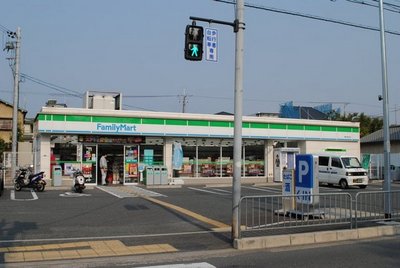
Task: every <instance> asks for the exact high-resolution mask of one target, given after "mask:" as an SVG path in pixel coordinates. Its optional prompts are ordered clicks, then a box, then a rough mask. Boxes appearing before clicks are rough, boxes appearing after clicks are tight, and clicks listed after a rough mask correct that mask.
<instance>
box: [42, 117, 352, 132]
mask: <svg viewBox="0 0 400 268" xmlns="http://www.w3.org/2000/svg"><path fill="white" fill-rule="evenodd" d="M37 120H38V121H65V122H82V123H84V122H95V123H118V124H120V123H125V124H143V125H166V126H198V127H222V128H233V127H234V122H233V121H217V120H200V119H198V120H192V119H164V118H135V117H111V116H95V115H92V116H85V115H60V114H39V115H38V117H37ZM242 126H243V128H244V129H248V128H249V129H275V130H295V131H322V132H341V133H345V132H347V133H358V132H359V131H360V129H359V128H358V127H345V126H322V125H306V124H287V123H259V122H258V123H256V122H243V123H242Z"/></svg>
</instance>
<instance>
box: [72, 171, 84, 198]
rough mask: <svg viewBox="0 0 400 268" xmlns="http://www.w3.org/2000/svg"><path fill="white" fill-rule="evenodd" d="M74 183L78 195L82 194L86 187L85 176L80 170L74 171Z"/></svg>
mask: <svg viewBox="0 0 400 268" xmlns="http://www.w3.org/2000/svg"><path fill="white" fill-rule="evenodd" d="M72 177H73V183H74V186H73V188H74V190H75V192H77V193H82V191H83V189H85V188H86V186H85V180H86V179H85V176H84V175H83V173H82V171H80V170H79V169H76V170H73V173H72Z"/></svg>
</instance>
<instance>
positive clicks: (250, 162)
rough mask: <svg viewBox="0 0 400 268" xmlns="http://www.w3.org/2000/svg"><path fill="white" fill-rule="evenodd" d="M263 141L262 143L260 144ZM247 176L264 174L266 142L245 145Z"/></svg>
mask: <svg viewBox="0 0 400 268" xmlns="http://www.w3.org/2000/svg"><path fill="white" fill-rule="evenodd" d="M259 143H261V144H260V145H258V144H259ZM244 164H245V176H250V177H251V176H264V166H265V160H264V143H263V142H256V141H255V142H251V144H249V145H245V161H244Z"/></svg>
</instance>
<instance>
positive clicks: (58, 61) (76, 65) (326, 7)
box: [0, 0, 400, 123]
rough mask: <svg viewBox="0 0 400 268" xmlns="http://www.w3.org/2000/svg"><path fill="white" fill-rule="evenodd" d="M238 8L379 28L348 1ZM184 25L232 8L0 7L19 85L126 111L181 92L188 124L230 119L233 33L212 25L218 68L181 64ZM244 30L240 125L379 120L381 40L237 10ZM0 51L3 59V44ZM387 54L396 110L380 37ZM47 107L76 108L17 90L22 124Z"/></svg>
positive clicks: (395, 45) (78, 3)
mask: <svg viewBox="0 0 400 268" xmlns="http://www.w3.org/2000/svg"><path fill="white" fill-rule="evenodd" d="M246 2H248V3H251V4H255V5H263V6H267V7H274V8H279V9H286V10H291V11H296V12H301V13H307V14H312V15H317V16H321V17H328V18H333V19H337V20H343V21H349V22H353V23H357V24H364V25H369V26H375V27H378V26H379V13H378V9H377V8H373V7H368V6H363V5H360V4H352V3H350V2H348V1H346V0H336V1H330V0H280V1H278V0H276V1H272V0H271V1H268V0H249V1H246ZM385 2H390V3H394V4H398V5H400V1H396V0H390V1H389V0H387V1H385ZM190 16H197V17H205V18H213V19H218V20H226V21H233V20H234V6H233V5H230V4H224V3H220V2H216V1H212V0H197V1H194V0H168V1H164V0H145V1H144V0H142V1H139V0H113V1H112V0H58V1H54V0H35V1H28V0H13V1H2V3H1V8H0V24H1V25H2V26H4V27H6V28H8V29H10V30H15V29H16V28H17V26H20V27H21V30H22V43H21V67H20V69H21V72H22V73H25V74H27V75H29V76H32V77H35V78H39V79H41V80H43V81H46V82H49V83H52V84H55V85H58V86H61V87H64V88H67V89H71V90H74V91H78V92H81V93H84V92H85V91H86V90H98V91H113V92H122V94H123V105H124V108H125V109H133V110H151V111H166V112H180V111H181V110H182V102H181V101H180V100H181V98H180V97H179V95H182V94H183V92H184V90H186V93H187V94H188V95H189V96H188V104H187V105H186V112H189V113H216V112H219V111H228V112H233V109H234V108H233V96H234V55H235V48H234V42H235V35H234V33H233V31H232V28H230V27H229V26H223V25H216V24H212V25H211V27H212V28H216V29H218V31H219V61H218V62H217V63H214V62H207V61H202V62H190V61H186V60H185V59H184V54H183V49H184V31H185V27H186V25H187V24H190V23H191V21H190V20H189V17H190ZM244 20H245V23H246V30H245V33H244V38H245V39H244V44H245V47H244V102H243V105H244V106H243V108H244V114H245V115H249V114H254V113H256V112H278V111H279V105H280V104H282V103H284V102H286V101H293V102H294V104H295V105H305V106H315V105H318V104H322V103H328V102H333V103H334V107H336V108H341V109H342V111H343V109H345V111H346V112H364V113H366V114H368V115H372V116H375V115H382V102H379V101H378V95H380V94H382V80H381V55H380V39H379V32H375V31H368V30H362V29H357V28H353V27H347V26H342V25H337V24H333V23H326V22H321V21H316V20H310V19H305V18H300V17H294V16H289V15H284V14H278V13H274V12H268V11H262V10H257V9H252V8H246V9H245V13H244ZM385 23H386V28H387V29H388V30H393V31H398V32H400V14H399V13H391V12H386V13H385ZM198 25H202V26H208V24H207V23H202V22H198ZM0 33H1V32H0ZM0 40H1V41H2V44H1V45H2V47H3V46H4V42H5V38H4V37H2V39H0ZM386 42H387V57H388V78H389V105H390V110H394V109H395V108H396V107H397V106H398V108H400V90H399V87H400V36H397V35H386ZM8 56H9V54H7V53H6V52H5V51H2V50H1V51H0V96H1V97H0V98H1V99H3V100H6V101H9V102H12V88H13V83H12V81H13V78H12V74H11V70H10V67H9V66H8V62H7V60H6V58H7V57H8ZM144 95H146V96H148V95H151V96H160V95H169V96H170V97H153V98H143V97H140V96H144ZM124 96H125V97H124ZM48 99H57V100H58V101H59V102H61V103H66V104H67V105H68V106H69V107H82V105H83V100H82V99H79V98H76V97H71V96H67V95H63V94H60V93H59V92H57V91H55V90H53V89H50V88H46V87H43V86H41V85H39V84H36V83H33V82H31V81H29V80H25V81H23V82H22V83H21V86H20V106H21V107H22V108H25V109H26V110H28V117H34V116H35V115H36V113H37V112H39V111H40V108H41V107H42V106H44V104H45V103H46V101H47V100H48ZM397 113H398V114H397V115H396V114H395V112H394V111H393V112H391V113H390V121H391V122H392V123H396V122H397V123H400V111H398V112H397ZM397 117H398V118H397Z"/></svg>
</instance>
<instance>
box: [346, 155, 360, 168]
mask: <svg viewBox="0 0 400 268" xmlns="http://www.w3.org/2000/svg"><path fill="white" fill-rule="evenodd" d="M342 161H343V165H344V166H345V167H346V168H361V163H360V161H358V159H357V158H356V157H342Z"/></svg>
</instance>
